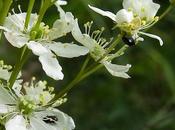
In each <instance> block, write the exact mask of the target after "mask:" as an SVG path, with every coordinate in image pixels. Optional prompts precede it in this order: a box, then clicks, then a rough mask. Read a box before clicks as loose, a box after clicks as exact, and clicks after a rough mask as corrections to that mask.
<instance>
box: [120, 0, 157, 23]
mask: <svg viewBox="0 0 175 130" xmlns="http://www.w3.org/2000/svg"><path fill="white" fill-rule="evenodd" d="M123 7H124V9H126V10H132V11H133V13H134V14H136V15H138V16H139V17H141V18H146V20H148V21H150V20H152V19H153V18H154V17H155V15H156V13H157V11H158V10H159V8H160V5H159V4H156V3H154V2H153V1H152V0H123Z"/></svg>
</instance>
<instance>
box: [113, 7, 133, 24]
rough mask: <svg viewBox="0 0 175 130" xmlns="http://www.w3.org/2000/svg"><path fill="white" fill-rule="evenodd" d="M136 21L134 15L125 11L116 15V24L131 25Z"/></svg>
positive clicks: (120, 11)
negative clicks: (124, 23) (125, 23)
mask: <svg viewBox="0 0 175 130" xmlns="http://www.w3.org/2000/svg"><path fill="white" fill-rule="evenodd" d="M133 19H134V16H133V13H132V12H131V11H127V10H125V9H121V10H119V11H118V12H117V14H116V22H117V23H119V24H121V23H123V22H127V23H130V22H131V21H132V20H133Z"/></svg>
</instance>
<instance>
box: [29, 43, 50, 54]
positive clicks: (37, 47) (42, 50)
mask: <svg viewBox="0 0 175 130" xmlns="http://www.w3.org/2000/svg"><path fill="white" fill-rule="evenodd" d="M27 46H28V48H29V49H31V50H32V52H33V53H34V54H35V55H37V56H40V55H45V54H47V53H51V52H50V51H49V50H48V49H47V48H46V47H44V46H43V45H42V44H40V43H39V42H35V41H30V42H29V43H27Z"/></svg>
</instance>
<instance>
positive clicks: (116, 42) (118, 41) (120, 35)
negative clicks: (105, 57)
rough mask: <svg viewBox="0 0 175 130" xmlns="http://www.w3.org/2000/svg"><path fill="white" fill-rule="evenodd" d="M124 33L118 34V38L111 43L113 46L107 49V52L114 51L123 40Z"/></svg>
mask: <svg viewBox="0 0 175 130" xmlns="http://www.w3.org/2000/svg"><path fill="white" fill-rule="evenodd" d="M123 35H124V34H119V35H118V36H117V39H116V40H115V41H114V42H113V43H112V44H111V46H110V47H109V48H108V49H107V52H106V53H107V54H109V53H110V52H111V51H113V50H114V48H115V47H116V45H117V44H119V43H120V41H121V39H122V37H123Z"/></svg>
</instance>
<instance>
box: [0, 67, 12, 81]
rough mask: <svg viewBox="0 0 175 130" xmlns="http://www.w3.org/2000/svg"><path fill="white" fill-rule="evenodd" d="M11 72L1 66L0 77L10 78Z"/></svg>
mask: <svg viewBox="0 0 175 130" xmlns="http://www.w3.org/2000/svg"><path fill="white" fill-rule="evenodd" d="M10 75H11V73H10V72H8V70H7V69H2V68H0V79H4V80H9V78H10Z"/></svg>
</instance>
